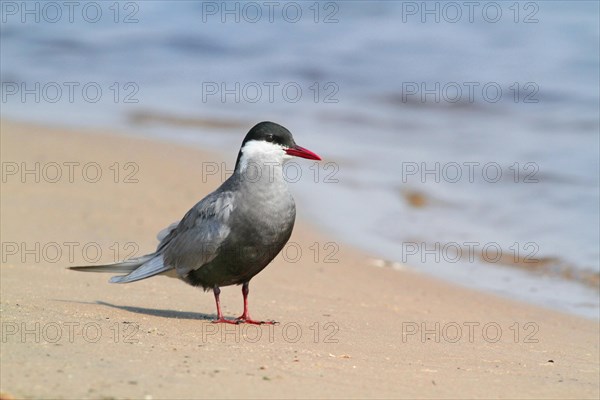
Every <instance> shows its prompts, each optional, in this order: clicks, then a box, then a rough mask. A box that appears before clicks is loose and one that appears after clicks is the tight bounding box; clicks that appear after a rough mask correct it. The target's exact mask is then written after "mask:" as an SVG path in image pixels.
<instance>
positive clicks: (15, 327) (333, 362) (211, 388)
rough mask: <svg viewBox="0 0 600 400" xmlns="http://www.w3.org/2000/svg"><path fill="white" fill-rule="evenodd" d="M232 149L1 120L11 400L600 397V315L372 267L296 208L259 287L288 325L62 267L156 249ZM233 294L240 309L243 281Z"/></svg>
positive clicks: (228, 305) (184, 288)
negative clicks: (240, 321) (241, 318)
mask: <svg viewBox="0 0 600 400" xmlns="http://www.w3.org/2000/svg"><path fill="white" fill-rule="evenodd" d="M199 134H201V133H199ZM243 134H245V131H243V130H242V131H241V132H240V141H241V139H242V137H243ZM312 150H314V151H316V152H317V153H318V152H319V149H317V148H313V149H312ZM236 151H237V149H235V151H234V152H232V153H231V154H226V155H220V154H215V153H210V152H207V151H201V150H198V149H195V148H191V147H184V146H178V145H174V144H170V143H165V142H158V141H152V140H148V139H141V138H137V137H133V136H127V135H119V134H115V133H111V132H104V131H102V130H96V131H85V132H82V131H79V130H73V129H63V128H57V127H47V126H36V125H30V124H24V123H17V122H13V121H7V120H2V121H1V157H2V191H1V198H0V199H1V220H2V223H1V232H0V233H1V237H2V238H1V242H2V260H1V261H2V266H1V272H0V273H1V276H0V278H1V295H0V302H1V320H2V341H1V352H0V354H1V365H0V371H1V372H0V381H1V382H0V391H1V392H2V398H3V399H4V398H6V399H10V398H64V399H80V398H93V399H99V398H103V399H111V398H142V399H143V398H145V399H161V398H169V399H173V398H556V399H559V398H560V399H563V398H573V399H583V398H589V399H597V398H598V397H599V396H600V389H599V388H600V369H599V365H600V362H599V359H600V353H599V347H600V346H599V334H600V332H599V331H600V329H599V324H598V321H591V320H586V319H582V318H578V317H574V316H570V315H566V314H561V313H558V312H555V311H552V310H547V309H543V308H538V307H535V306H531V305H528V304H523V303H518V302H514V301H511V300H508V299H503V298H499V297H495V296H492V295H489V294H485V293H480V292H476V291H472V290H469V289H465V288H462V287H458V286H454V285H452V284H449V283H446V282H443V281H440V280H437V279H435V278H434V277H430V276H425V275H422V274H419V273H416V272H413V271H411V270H410V268H405V269H403V270H401V271H397V270H394V269H392V268H388V267H385V265H383V266H377V265H375V264H377V263H375V262H373V258H374V257H373V256H372V255H369V254H364V253H362V252H361V251H359V250H357V249H354V248H351V247H349V246H347V245H345V244H344V243H341V242H339V241H336V240H335V239H334V238H330V237H327V236H325V235H323V234H321V233H319V232H318V230H317V229H315V228H314V226H312V225H311V224H310V223H311V221H307V220H306V219H305V218H304V217H303V210H302V208H301V207H298V220H297V224H296V228H295V230H294V233H293V235H292V238H291V242H290V245H288V247H286V253H285V255H279V256H278V257H277V258H276V259H275V261H274V262H273V263H272V264H271V265H270V266H269V267H268V268H267V269H266V270H265V271H263V272H262V273H261V274H259V275H258V276H257V277H255V278H254V279H253V280H252V282H251V286H250V290H251V292H250V307H251V309H250V310H251V312H252V314H253V317H255V318H257V319H273V320H276V321H279V324H278V325H274V326H259V327H256V326H249V325H238V326H229V325H215V324H212V323H211V322H210V319H212V318H214V316H215V307H214V300H213V296H212V293H203V292H202V291H201V290H199V289H196V288H193V287H191V286H188V285H186V284H184V283H183V282H181V281H178V280H176V279H170V278H167V277H157V278H153V279H149V280H145V281H141V282H137V283H133V284H129V285H113V284H109V283H108V279H109V277H110V275H107V274H92V273H86V274H84V273H77V272H73V271H69V270H67V269H66V267H68V266H72V265H81V264H90V263H101V262H113V261H116V259H122V258H125V257H127V256H133V255H141V254H145V253H146V252H151V251H153V250H154V248H155V246H156V244H157V241H156V238H155V235H156V233H157V232H159V231H160V230H161V229H163V228H165V227H166V226H168V225H169V224H170V223H172V222H173V221H176V220H178V219H179V218H180V217H181V216H182V215H183V214H184V213H185V212H186V211H187V210H188V209H189V208H190V207H191V206H192V205H193V204H195V203H196V202H197V201H198V200H199V199H201V198H202V197H203V196H205V195H206V194H208V193H209V192H210V191H212V190H213V189H215V188H216V187H217V186H218V185H219V183H220V182H221V177H220V174H215V175H211V176H209V177H206V176H203V174H202V168H201V163H203V162H214V163H217V164H219V163H221V162H222V161H227V162H228V163H231V162H233V159H234V157H235V155H236V154H235V152H236ZM321 156H323V157H324V158H326V157H327V155H326V154H321ZM314 190H319V187H318V184H315V187H314ZM379 264H385V263H379ZM221 298H222V302H223V306H224V312H225V314H226V316H227V317H236V316H237V315H239V314H240V313H241V311H242V297H241V290H240V288H239V287H226V288H223V290H222V295H221Z"/></svg>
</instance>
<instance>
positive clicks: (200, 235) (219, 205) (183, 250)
mask: <svg viewBox="0 0 600 400" xmlns="http://www.w3.org/2000/svg"><path fill="white" fill-rule="evenodd" d="M233 208H234V195H233V194H232V193H231V192H227V191H221V192H214V193H212V194H210V195H208V196H207V197H205V198H204V199H202V200H201V201H200V202H199V203H197V204H196V205H195V206H194V207H192V209H191V210H190V211H188V212H187V214H186V215H185V216H184V217H183V219H182V220H181V221H180V222H179V223H178V224H177V226H175V227H172V226H173V225H171V226H170V227H169V228H171V229H170V230H169V231H168V233H167V234H166V236H164V238H163V239H162V241H161V242H160V244H159V245H158V249H157V252H161V253H162V254H163V255H164V261H165V264H166V265H170V266H171V267H174V268H176V269H177V272H178V273H179V274H180V275H185V274H187V273H188V272H190V271H192V270H195V269H198V268H201V267H202V266H203V265H205V264H206V263H209V262H210V261H212V260H213V259H214V258H215V257H216V256H217V254H218V250H219V247H220V246H221V244H222V243H223V242H224V241H225V240H226V239H227V237H228V236H229V233H230V228H229V225H228V221H229V217H230V214H231V212H232V210H233ZM169 228H167V229H169Z"/></svg>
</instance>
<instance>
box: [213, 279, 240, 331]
mask: <svg viewBox="0 0 600 400" xmlns="http://www.w3.org/2000/svg"><path fill="white" fill-rule="evenodd" d="M213 293H214V294H215V302H216V303H217V319H215V320H213V321H212V322H213V324H218V323H225V324H238V323H239V321H237V320H235V321H231V320H229V319H225V318H224V317H223V313H222V312H221V302H220V301H219V295H220V294H221V289H219V287H218V286H215V287H214V288H213Z"/></svg>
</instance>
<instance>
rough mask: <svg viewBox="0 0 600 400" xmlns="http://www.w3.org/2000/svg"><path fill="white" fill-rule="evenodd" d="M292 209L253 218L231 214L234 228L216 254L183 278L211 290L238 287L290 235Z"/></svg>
mask: <svg viewBox="0 0 600 400" xmlns="http://www.w3.org/2000/svg"><path fill="white" fill-rule="evenodd" d="M295 217H296V213H295V207H294V206H293V204H292V206H291V207H288V208H285V209H283V210H281V211H279V212H274V211H273V210H270V212H269V213H267V214H265V215H264V216H262V218H256V216H255V215H254V216H250V215H248V213H240V214H238V215H233V216H232V220H231V223H232V225H233V226H235V227H236V228H235V229H232V231H231V233H230V235H229V236H228V238H227V240H225V241H224V243H223V244H222V245H221V247H220V248H219V251H218V255H217V256H216V257H215V258H214V259H213V260H211V261H210V262H209V263H207V264H205V265H203V266H202V267H200V268H198V269H196V270H193V271H190V273H189V274H188V275H187V277H185V278H184V279H185V280H186V281H187V282H188V283H190V284H192V285H194V286H202V287H204V289H211V288H213V287H214V286H229V285H239V284H242V283H244V282H248V281H249V280H250V279H251V278H252V277H253V276H255V275H256V274H258V273H259V272H260V271H262V270H263V269H264V268H265V267H266V266H267V265H268V264H269V263H270V262H271V261H272V260H273V259H274V258H275V257H276V256H277V254H279V252H280V251H281V249H283V247H284V246H285V244H286V243H287V241H288V240H289V238H290V235H291V234H292V229H293V227H294V220H295Z"/></svg>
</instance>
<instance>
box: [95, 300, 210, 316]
mask: <svg viewBox="0 0 600 400" xmlns="http://www.w3.org/2000/svg"><path fill="white" fill-rule="evenodd" d="M95 304H99V305H101V306H106V307H112V308H117V309H119V310H124V311H129V312H132V313H136V314H144V315H151V316H153V317H162V318H174V319H194V320H214V319H215V318H216V317H217V316H216V315H215V314H203V313H197V312H191V311H175V310H161V309H156V308H145V307H132V306H120V305H116V304H111V303H107V302H104V301H96V303H95Z"/></svg>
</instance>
